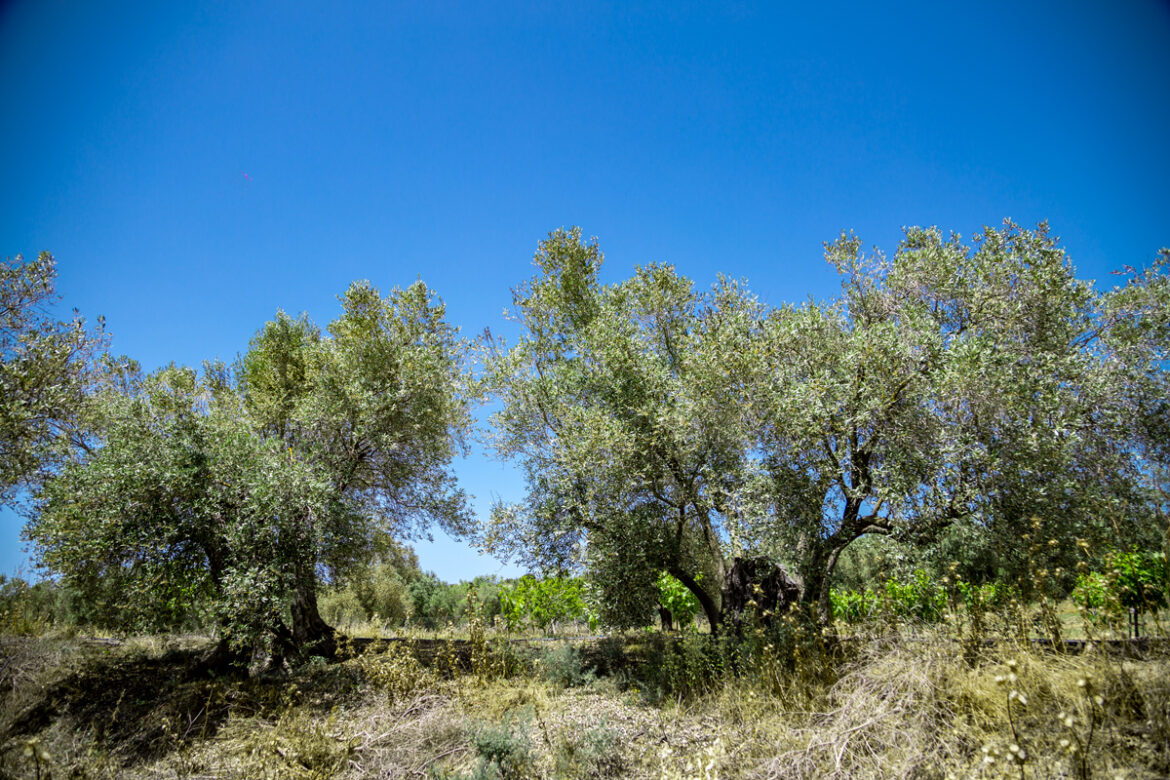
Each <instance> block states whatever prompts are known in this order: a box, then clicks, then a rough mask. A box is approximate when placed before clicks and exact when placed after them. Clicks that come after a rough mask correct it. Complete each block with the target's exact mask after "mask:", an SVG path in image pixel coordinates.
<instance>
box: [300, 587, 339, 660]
mask: <svg viewBox="0 0 1170 780" xmlns="http://www.w3.org/2000/svg"><path fill="white" fill-rule="evenodd" d="M305 579H307V578H303V579H302V584H301V585H298V586H297V590H296V592H295V593H294V594H293V600H292V604H291V605H290V610H289V611H290V612H291V613H292V639H293V644H294V648H295V650H296V652H297V653H298V654H299V655H302V656H306V657H307V656H313V655H319V656H323V657H325V658H333V656H334V655H335V654H336V652H337V639H336V632H335V631H334V630H333V627H332V626H330V625H329V624H328V623H326V622H325V621H324V620H323V619H322V618H321V613H320V612H319V611H317V587H316V582H315V581H313V580H312V579H309V580H308V581H307V582H306V581H305Z"/></svg>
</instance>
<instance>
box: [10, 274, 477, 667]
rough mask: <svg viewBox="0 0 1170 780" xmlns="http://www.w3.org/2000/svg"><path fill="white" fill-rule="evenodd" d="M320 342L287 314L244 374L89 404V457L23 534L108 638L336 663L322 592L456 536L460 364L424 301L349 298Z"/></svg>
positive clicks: (155, 387) (417, 295)
mask: <svg viewBox="0 0 1170 780" xmlns="http://www.w3.org/2000/svg"><path fill="white" fill-rule="evenodd" d="M342 303H343V307H344V313H343V315H342V316H341V317H340V318H339V319H338V320H336V321H335V322H334V323H332V325H331V326H330V335H329V336H327V337H323V336H321V334H320V333H319V332H318V331H317V329H316V328H315V327H314V326H313V325H312V324H311V323H309V322H308V321H307V320H306V319H304V318H302V319H300V320H291V319H290V318H288V317H286V316H284V315H283V314H279V315H278V317H277V319H276V321H274V322H272V323H269V324H268V325H267V326H265V328H264V329H263V330H262V331H261V332H260V333H259V334H258V335H257V337H256V338H255V339H254V340H253V343H252V347H251V349H250V350H249V352H248V353H247V354H246V355H244V356H243V358H242V359H241V361H240V364H239V365H238V366H237V368H236V371H235V374H234V376H233V374H232V373H231V372H229V371H228V370H227V369H226V368H225V367H223V366H219V365H209V366H207V367H206V368H205V370H204V372H202V374H200V373H198V372H196V371H194V370H191V369H186V368H180V367H173V366H172V367H168V368H165V369H162V370H160V371H158V372H155V373H154V374H152V375H150V376H146V377H136V378H132V379H131V381H129V382H128V386H127V387H126V388H120V389H108V390H105V391H103V392H101V393H99V394H97V395H95V396H94V397H93V398H92V399H91V403H92V407H93V411H92V415H91V417H92V419H91V421H90V427H89V429H88V430H87V432H86V435H87V438H88V442H89V444H87V446H85V447H83V448H80V449H79V450H77V451H76V452H75V453H74V456H73V459H72V460H71V461H70V462H68V463H66V464H65V465H64V466H63V467H61V468H60V469H59V471H57V472H55V473H53V474H51V475H50V476H49V477H48V478H47V479H46V480H45V481H44V484H43V487H42V489H41V491H40V493H39V494H38V496H37V506H36V508H37V513H36V516H35V517H34V519H33V520H32V522H31V523H30V524H29V526H28V528H27V531H26V533H27V535H28V538H30V539H31V540H32V541H33V542H34V543H35V544H36V546H37V550H38V553H39V556H40V560H41V562H42V563H43V564H44V565H46V566H47V567H48V568H50V569H51V570H52V571H55V572H59V573H60V574H61V575H62V577H63V581H64V582H65V583H66V584H67V585H68V586H69V587H70V588H72V589H75V590H77V591H79V592H82V593H84V594H86V596H87V598H88V599H89V600H90V601H91V602H92V603H93V604H94V605H95V606H96V609H95V611H94V615H93V616H94V617H95V618H96V620H97V622H99V623H102V624H105V625H110V626H114V627H119V628H134V629H157V628H160V627H164V626H175V625H181V624H183V623H184V622H189V621H192V620H197V621H200V622H203V623H205V624H209V625H212V626H214V627H216V628H217V629H218V630H219V632H220V633H221V635H222V636H223V637H225V638H226V639H229V640H231V641H232V642H233V643H235V644H236V645H249V644H255V643H256V642H259V641H268V640H271V639H275V640H276V646H275V647H274V649H276V650H278V651H280V652H285V651H301V650H304V649H307V648H308V647H310V646H312V647H314V648H315V651H317V652H320V653H323V654H328V652H330V651H331V648H332V630H331V629H330V628H329V626H328V625H327V624H325V623H324V621H323V620H322V619H321V617H320V615H319V612H318V607H317V590H318V588H319V586H320V584H321V583H322V581H329V580H339V579H342V578H344V577H346V576H347V575H348V574H349V573H350V572H352V571H353V570H355V569H356V568H357V567H360V566H362V565H364V564H365V563H367V562H368V561H370V560H371V559H372V558H373V557H374V556H375V555H377V554H378V553H379V552H380V551H384V550H386V549H387V543H386V538H387V537H388V536H403V535H409V534H410V533H413V532H415V531H417V530H419V529H422V528H425V527H426V526H427V525H429V524H431V523H438V524H439V525H441V526H442V527H444V528H447V529H448V530H450V531H452V532H456V533H457V532H459V531H461V530H464V529H465V528H466V526H467V515H466V510H465V504H464V500H463V495H462V493H461V492H460V491H459V490H458V489H457V488H456V487H455V485H454V477H453V476H452V475H451V474H450V473H449V472H448V471H447V464H448V463H449V462H450V460H451V459H452V458H453V457H454V455H455V453H456V452H457V451H458V448H459V442H460V437H461V435H462V431H463V429H464V428H465V426H466V420H467V412H466V409H465V404H464V401H463V400H462V396H461V394H460V393H459V392H458V390H457V385H458V383H459V381H460V368H459V365H458V362H457V361H458V357H459V352H460V349H459V348H458V344H457V342H456V340H455V337H454V331H453V330H452V329H451V328H450V327H449V326H447V325H446V324H445V323H444V321H443V307H442V305H441V304H440V303H438V302H436V301H434V300H433V297H432V295H431V294H430V293H429V291H427V290H426V288H425V287H424V286H422V285H421V283H420V284H416V285H414V286H412V287H411V288H410V289H408V290H406V291H397V290H396V291H394V292H393V293H392V294H391V296H390V297H389V298H386V299H383V298H382V297H381V296H379V294H378V293H377V291H376V290H374V289H373V288H371V287H369V286H368V285H354V286H353V287H351V289H350V290H349V291H348V292H347V293H346V295H345V296H344V298H343V299H342Z"/></svg>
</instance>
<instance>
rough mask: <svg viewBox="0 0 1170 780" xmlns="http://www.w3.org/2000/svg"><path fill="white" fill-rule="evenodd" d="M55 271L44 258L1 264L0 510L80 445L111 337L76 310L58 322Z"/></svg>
mask: <svg viewBox="0 0 1170 780" xmlns="http://www.w3.org/2000/svg"><path fill="white" fill-rule="evenodd" d="M56 278H57V265H56V261H55V260H54V259H53V256H52V255H51V254H49V253H48V252H42V253H41V254H40V256H38V257H37V259H36V260H31V261H27V262H26V261H25V260H24V259H23V258H22V257H21V256H20V255H17V256H16V258H15V259H10V260H5V261H3V262H0V504H3V503H8V502H11V501H12V500H13V498H14V497H15V495H16V491H17V490H19V489H20V488H22V487H28V486H30V485H32V484H35V483H36V482H37V481H38V480H39V479H40V478H41V477H43V476H44V475H45V474H46V473H48V472H50V471H51V470H52V468H53V466H54V464H57V463H59V462H60V460H61V459H62V458H64V457H67V456H68V454H69V452H70V448H71V446H76V445H78V444H79V443H81V442H82V439H81V430H82V428H83V426H82V425H81V424H80V422H79V418H80V417H81V415H82V414H83V410H84V407H85V403H86V399H87V397H88V395H89V393H90V392H91V390H92V389H93V387H94V384H95V380H96V378H97V377H98V376H99V375H100V372H99V371H98V369H99V363H100V361H101V359H102V357H103V355H104V350H105V347H106V341H107V340H106V336H105V333H104V330H103V323H102V322H101V320H100V319H99V321H98V324H97V326H96V327H94V328H91V327H88V326H87V325H86V323H85V320H84V319H82V317H81V315H80V314H79V313H77V312H76V311H74V312H73V317H72V319H70V320H68V321H61V320H56V319H54V318H53V315H52V313H51V307H52V305H53V304H54V303H55V302H56V294H55V291H54V285H55V283H56Z"/></svg>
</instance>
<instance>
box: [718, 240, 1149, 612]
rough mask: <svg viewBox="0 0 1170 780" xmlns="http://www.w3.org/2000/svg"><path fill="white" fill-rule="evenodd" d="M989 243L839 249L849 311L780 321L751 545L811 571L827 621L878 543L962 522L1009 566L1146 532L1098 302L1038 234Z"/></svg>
mask: <svg viewBox="0 0 1170 780" xmlns="http://www.w3.org/2000/svg"><path fill="white" fill-rule="evenodd" d="M976 239H977V240H976V245H975V247H974V248H971V247H968V246H965V245H964V244H963V243H962V241H961V239H960V238H959V237H958V236H951V237H949V238H944V237H943V236H942V235H941V234H940V233H939V231H937V230H934V229H930V230H921V229H911V230H908V231H907V234H906V237H905V239H904V240H903V242H902V244H901V245H900V247H899V248H898V251H897V253H896V254H895V256H894V257H893V258H892V259H886V258H885V257H884V256H883V255H881V254H880V253H877V254H874V255H870V256H866V255H865V254H864V253H862V251H861V245H860V242H859V241H858V240H857V239H856V238H854V237H851V236H843V237H842V238H841V239H840V240H838V241H837V242H835V243H833V244H831V245H829V246H828V247H827V259H828V260H829V261H830V262H831V263H832V264H833V265H834V266H835V267H836V268H837V270H838V271H839V272H840V273H841V275H842V286H843V293H842V296H841V297H840V298H839V299H837V300H836V301H833V302H830V303H828V304H825V305H818V304H811V303H810V304H806V305H804V306H788V307H782V308H780V309H777V310H774V311H772V312H770V313H769V316H768V317H767V319H766V321H765V325H764V328H763V331H762V341H761V352H760V358H761V360H760V362H759V363H758V364H757V365H756V367H755V369H756V370H755V373H754V374H753V377H754V379H753V388H754V389H753V392H752V393H751V395H752V398H751V399H750V408H751V414H752V417H753V423H752V424H751V426H750V427H751V429H752V431H753V433H754V435H755V437H756V438H755V445H754V448H753V450H754V452H756V453H758V458H757V459H756V460H755V462H754V464H753V467H754V471H755V475H754V477H753V478H752V479H749V480H747V481H746V483H745V489H744V491H743V493H742V494H741V498H742V501H743V506H744V507H745V511H744V512H742V513H740V514H739V515H737V518H739V519H740V520H741V521H742V528H741V529H738V532H739V533H741V534H743V535H744V536H745V537H748V538H751V539H752V540H753V542H754V543H755V544H758V545H761V546H763V547H764V548H765V549H768V550H769V551H770V552H771V553H772V554H773V555H775V556H776V557H777V558H779V559H781V560H785V561H790V562H791V563H792V564H793V565H794V566H795V567H796V568H797V570H798V571H799V572H800V575H801V577H802V578H803V584H804V599H805V600H806V601H807V602H809V603H810V604H815V605H816V606H817V608H818V612H819V614H820V616H821V618H822V619H825V618H826V616H827V615H828V588H829V579H830V577H831V575H832V572H833V569H834V567H835V565H836V562H837V560H838V557H839V556H840V554H841V553H842V551H843V550H844V549H845V548H846V547H848V545H850V544H851V543H852V542H853V541H855V540H857V539H858V538H860V537H862V536H863V535H865V534H870V533H878V534H890V533H895V534H898V535H899V536H901V537H902V538H904V539H909V540H911V541H914V542H916V543H918V544H923V543H926V542H929V541H930V540H932V539H933V538H935V537H937V535H938V534H939V533H940V532H941V531H942V530H944V529H946V528H948V527H950V526H953V525H955V524H963V525H965V526H966V527H967V528H968V529H969V530H971V531H972V532H974V533H978V534H981V535H983V536H984V537H986V536H989V535H990V536H992V537H994V536H998V537H999V538H1001V539H1014V540H1015V543H1014V544H1010V545H1000V551H1001V555H1005V556H1008V557H1010V556H1012V555H1016V556H1018V555H1020V554H1022V553H1023V552H1026V551H1027V550H1028V549H1029V545H1028V544H1021V543H1020V541H1021V537H1024V538H1025V540H1026V538H1027V536H1028V535H1037V536H1043V539H1044V541H1045V542H1047V541H1049V540H1057V542H1058V545H1057V546H1059V547H1060V548H1061V549H1062V550H1065V551H1067V550H1070V549H1072V548H1073V544H1072V541H1073V538H1075V537H1077V536H1081V537H1086V536H1091V535H1094V534H1095V535H1096V536H1097V537H1098V538H1100V537H1101V536H1102V535H1103V533H1104V532H1105V531H1106V529H1107V527H1108V526H1107V525H1106V524H1104V522H1103V521H1104V520H1105V519H1106V518H1112V519H1120V516H1121V515H1122V514H1123V513H1124V512H1126V511H1127V510H1128V511H1130V514H1131V516H1132V512H1133V509H1134V507H1132V505H1131V503H1130V501H1129V499H1130V498H1132V497H1133V496H1134V491H1135V486H1136V485H1137V484H1138V483H1139V482H1140V478H1141V474H1140V469H1138V468H1137V464H1136V463H1135V461H1134V459H1133V458H1132V449H1131V446H1130V444H1131V440H1130V438H1129V436H1128V431H1127V428H1126V424H1125V413H1124V409H1123V407H1122V406H1121V405H1120V404H1119V403H1118V402H1117V401H1118V398H1119V395H1118V392H1119V385H1118V381H1119V377H1118V374H1117V372H1116V371H1115V370H1114V365H1113V361H1112V359H1111V356H1110V355H1109V354H1108V353H1107V351H1105V350H1104V349H1103V345H1102V343H1101V339H1100V335H1101V332H1102V330H1101V328H1102V317H1101V312H1100V306H1099V299H1098V296H1097V295H1096V294H1095V293H1094V292H1093V290H1092V288H1091V286H1090V285H1089V284H1088V283H1086V282H1082V281H1079V280H1077V279H1076V277H1075V275H1074V269H1073V267H1072V265H1071V264H1070V263H1069V261H1068V259H1067V257H1066V255H1065V254H1064V252H1063V250H1061V249H1060V248H1059V247H1058V246H1057V245H1056V243H1055V241H1054V239H1052V238H1051V237H1050V236H1049V235H1048V232H1047V229H1046V227H1045V226H1043V225H1041V226H1040V228H1039V229H1037V230H1035V231H1029V230H1023V229H1020V228H1019V227H1017V226H1015V225H1013V224H1011V223H1007V224H1005V226H1004V227H1003V228H1002V229H999V230H996V229H990V228H989V229H986V230H984V232H983V233H982V234H980V235H979V236H977V237H976ZM1127 522H1128V521H1127ZM1070 573H1071V572H1070Z"/></svg>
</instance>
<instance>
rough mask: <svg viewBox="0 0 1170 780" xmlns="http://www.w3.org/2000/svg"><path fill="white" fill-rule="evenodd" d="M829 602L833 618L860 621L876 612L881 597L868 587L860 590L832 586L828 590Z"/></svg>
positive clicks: (851, 621) (849, 621)
mask: <svg viewBox="0 0 1170 780" xmlns="http://www.w3.org/2000/svg"><path fill="white" fill-rule="evenodd" d="M829 603H830V604H831V605H832V608H833V619H834V620H840V621H842V622H844V623H861V622H863V621H865V620H868V619H870V618H871V617H873V616H874V615H876V614H877V612H878V609H879V608H880V606H881V597H880V596H879V595H878V594H877V593H874V592H873V591H872V590H870V589H869V588H866V589H865V590H862V591H856V590H841V589H838V588H833V589H832V590H830V591H829Z"/></svg>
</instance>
